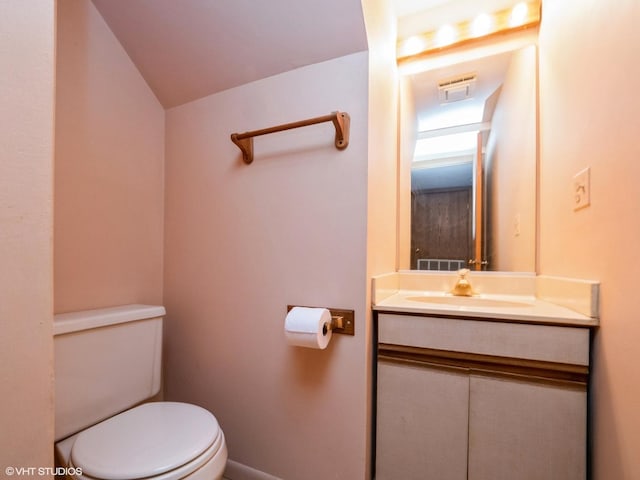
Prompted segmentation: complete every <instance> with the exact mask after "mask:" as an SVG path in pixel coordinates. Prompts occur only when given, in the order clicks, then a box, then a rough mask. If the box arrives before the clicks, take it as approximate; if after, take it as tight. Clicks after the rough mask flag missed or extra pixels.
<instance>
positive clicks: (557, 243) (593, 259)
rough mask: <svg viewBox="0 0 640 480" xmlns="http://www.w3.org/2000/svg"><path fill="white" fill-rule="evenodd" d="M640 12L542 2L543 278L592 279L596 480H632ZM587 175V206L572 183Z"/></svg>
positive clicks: (597, 2) (636, 395)
mask: <svg viewBox="0 0 640 480" xmlns="http://www.w3.org/2000/svg"><path fill="white" fill-rule="evenodd" d="M638 20H640V3H639V2H637V1H636V0H620V1H618V2H615V5H613V4H612V3H611V2H607V1H604V0H545V3H544V13H543V24H542V27H541V31H540V114H541V117H540V127H541V131H540V142H541V143H540V146H541V166H540V169H541V172H540V173H541V178H540V208H541V212H540V230H541V231H540V266H541V273H543V274H553V275H563V276H570V277H578V278H590V279H596V280H599V281H601V282H602V283H601V295H602V297H601V298H602V305H601V312H600V313H601V327H600V329H599V331H598V333H597V335H596V340H595V353H594V369H593V373H594V376H593V385H592V395H593V404H592V409H593V427H594V430H593V435H594V450H593V461H594V479H596V480H609V479H635V478H640V462H639V461H638V447H639V446H640V410H639V409H638V405H640V382H639V380H640V376H639V374H638V363H639V362H640V353H639V352H640V350H639V349H638V339H640V322H639V321H638V301H637V297H636V292H635V290H636V289H635V286H636V284H637V277H638V270H639V269H638V267H640V261H639V260H638V256H637V252H636V250H637V245H638V239H639V238H640V215H639V213H638V206H639V205H640V188H638V181H637V179H638V178H640V142H639V140H638V112H640V94H639V93H638V89H637V80H636V79H637V78H638V77H639V76H640V62H638V52H639V50H638V45H640V29H638ZM585 167H591V206H590V207H589V208H586V209H584V210H579V211H576V212H574V211H573V208H572V201H573V198H572V197H573V195H572V190H571V184H572V177H573V175H574V174H575V173H577V172H579V171H580V170H582V169H583V168H585Z"/></svg>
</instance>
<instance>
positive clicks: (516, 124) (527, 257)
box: [486, 45, 537, 272]
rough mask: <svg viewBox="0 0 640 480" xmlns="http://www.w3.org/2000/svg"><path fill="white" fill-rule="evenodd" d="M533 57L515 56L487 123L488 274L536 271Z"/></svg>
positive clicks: (526, 52) (531, 51)
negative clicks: (489, 229)
mask: <svg viewBox="0 0 640 480" xmlns="http://www.w3.org/2000/svg"><path fill="white" fill-rule="evenodd" d="M536 57H537V53H536V47H535V46H533V45H532V46H528V47H524V48H522V49H519V50H516V51H515V52H513V55H512V57H511V61H510V63H509V68H508V70H507V73H506V76H505V80H504V83H503V85H502V88H501V90H500V97H499V99H498V102H497V104H496V107H495V111H494V114H493V119H492V122H491V133H490V135H489V140H488V142H487V147H486V155H487V165H488V166H489V167H488V168H489V171H490V176H491V179H492V180H491V184H492V185H493V187H489V189H488V191H489V192H491V195H488V198H487V202H488V204H489V208H488V211H489V212H490V215H491V231H490V232H488V234H487V235H488V237H489V238H490V239H491V240H490V245H491V251H490V253H489V259H490V262H491V269H492V270H505V271H511V272H533V271H535V269H536V258H535V257H536V163H537V144H536V143H537V136H536V127H537V125H536V112H537V85H536V78H537V59H536ZM505 199H508V201H505ZM516 229H517V230H516Z"/></svg>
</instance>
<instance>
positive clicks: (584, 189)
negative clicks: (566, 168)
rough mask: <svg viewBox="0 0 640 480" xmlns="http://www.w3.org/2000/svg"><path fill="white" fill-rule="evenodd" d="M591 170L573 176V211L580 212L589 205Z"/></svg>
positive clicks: (587, 169) (586, 169)
mask: <svg viewBox="0 0 640 480" xmlns="http://www.w3.org/2000/svg"><path fill="white" fill-rule="evenodd" d="M590 180H591V169H590V168H589V167H587V168H585V169H584V170H582V171H581V172H578V173H576V174H575V175H574V176H573V183H572V194H573V195H572V198H573V209H574V210H580V209H581V208H585V207H588V206H589V205H590V204H591V185H590V184H591V181H590Z"/></svg>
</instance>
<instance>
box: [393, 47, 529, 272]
mask: <svg viewBox="0 0 640 480" xmlns="http://www.w3.org/2000/svg"><path fill="white" fill-rule="evenodd" d="M537 88H538V87H537V49H536V46H535V45H533V44H530V45H526V46H524V47H522V46H520V47H519V48H517V49H512V50H506V51H500V52H498V53H493V54H489V55H487V54H485V55H482V56H480V57H477V58H471V59H466V60H464V61H457V62H452V63H449V64H446V62H445V64H442V62H439V63H438V62H434V66H433V68H429V69H426V70H425V71H422V72H420V73H414V74H412V75H407V76H405V77H403V79H402V82H401V101H400V104H401V107H400V108H401V114H400V139H401V141H400V156H401V192H402V193H401V196H402V199H401V213H400V222H401V224H400V230H401V234H400V241H401V248H400V268H401V269H412V270H458V269H460V268H470V269H472V270H491V271H497V270H499V271H517V272H532V271H535V261H536V260H535V256H536V203H537V202H536V191H537V181H536V172H537V156H538V153H537V122H538V120H537V103H538V102H537ZM403 179H404V187H403ZM403 232H404V234H403Z"/></svg>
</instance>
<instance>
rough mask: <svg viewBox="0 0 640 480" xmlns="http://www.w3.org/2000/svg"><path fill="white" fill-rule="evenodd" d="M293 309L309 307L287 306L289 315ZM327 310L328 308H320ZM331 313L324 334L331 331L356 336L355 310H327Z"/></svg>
mask: <svg viewBox="0 0 640 480" xmlns="http://www.w3.org/2000/svg"><path fill="white" fill-rule="evenodd" d="M293 307H307V308H318V307H309V306H308V305H287V313H289V311H290V310H291V309H292V308H293ZM320 308H327V307H320ZM327 310H329V311H330V312H331V322H328V323H325V325H324V329H323V333H327V332H328V331H329V330H331V331H332V332H333V333H340V334H343V335H355V334H356V332H355V318H354V317H355V312H354V311H353V310H345V309H341V308H327Z"/></svg>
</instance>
